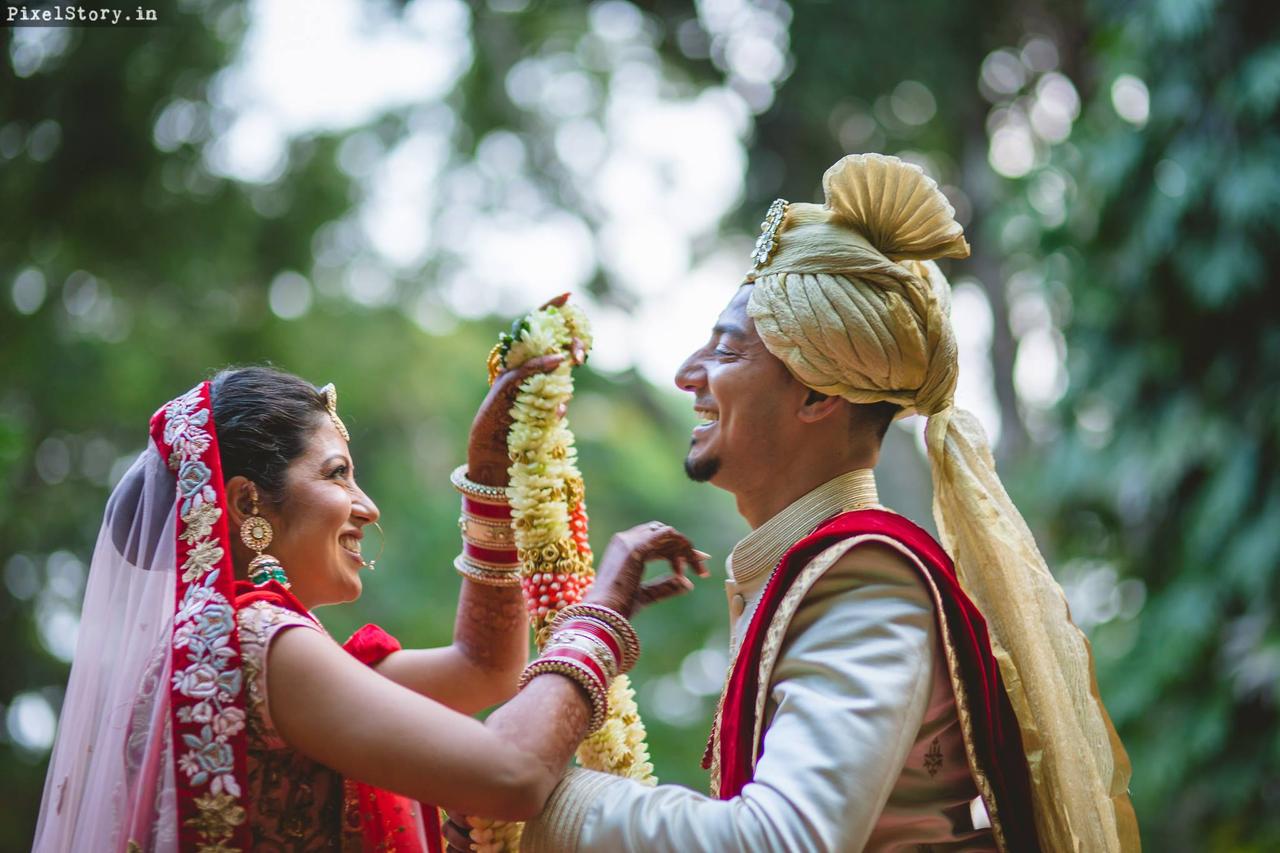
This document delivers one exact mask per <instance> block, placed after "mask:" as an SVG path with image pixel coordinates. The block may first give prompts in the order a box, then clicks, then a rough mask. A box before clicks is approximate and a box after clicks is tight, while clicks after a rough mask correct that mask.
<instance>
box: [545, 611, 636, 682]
mask: <svg viewBox="0 0 1280 853" xmlns="http://www.w3.org/2000/svg"><path fill="white" fill-rule="evenodd" d="M576 619H586V620H590V621H594V622H599V623H602V624H603V625H604V626H605V627H607V628H608V629H609V630H610V631H612V632H613V634H614V636H616V637H617V638H618V640H619V641H620V642H621V644H622V671H623V672H626V671H627V670H629V669H631V667H633V666H635V663H636V660H637V659H638V658H639V657H640V638H639V637H638V636H636V630H635V628H632V627H631V623H630V622H628V621H627V617H625V616H623V615H622V614H621V613H619V612H618V611H616V610H613V609H611V608H608V607H605V606H604V605H603V604H591V603H588V602H580V603H578V604H571V605H569V606H568V607H566V608H564V609H563V610H561V611H560V614H559V615H558V616H556V618H555V621H554V622H552V623H551V633H552V634H554V633H555V632H556V631H559V630H560V629H561V628H563V627H564V626H565V624H566V623H568V622H569V621H571V620H576Z"/></svg>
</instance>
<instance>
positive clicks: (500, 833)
mask: <svg viewBox="0 0 1280 853" xmlns="http://www.w3.org/2000/svg"><path fill="white" fill-rule="evenodd" d="M575 340H576V341H577V342H578V343H579V345H580V346H581V347H582V350H583V352H584V354H585V352H588V351H589V350H590V349H591V331H590V326H589V324H588V322H587V318H586V315H585V314H583V313H582V311H581V310H580V309H579V308H578V307H577V306H576V305H571V304H568V303H566V304H564V305H563V306H560V307H556V306H548V307H546V308H541V309H539V310H537V311H534V312H533V313H531V314H529V315H527V316H526V317H523V318H521V319H520V320H517V321H516V322H515V323H514V324H513V325H512V330H511V332H509V333H503V335H502V336H501V338H500V339H499V342H498V344H497V346H495V347H494V348H493V351H492V352H491V353H490V354H489V381H490V383H492V382H493V380H494V379H495V378H497V376H498V375H499V374H500V373H502V372H503V371H505V370H509V369H511V368H515V367H519V366H520V365H521V364H524V363H525V362H526V361H528V360H529V359H532V358H537V357H539V356H543V355H551V354H553V353H558V352H569V351H571V349H572V347H573V345H574V341H575ZM572 370H573V364H572V359H566V360H565V361H564V362H563V363H562V364H561V365H560V366H559V367H557V368H556V369H555V370H553V371H552V372H550V373H537V374H534V375H533V376H530V377H529V378H528V379H526V380H525V381H524V383H523V384H522V385H521V386H520V392H519V395H518V396H517V397H516V401H515V404H514V405H513V406H512V408H511V415H512V418H513V419H514V423H513V424H512V427H511V431H510V433H509V434H508V437H507V451H508V453H509V454H510V457H511V468H510V471H509V473H510V475H511V483H510V486H509V487H508V489H507V493H508V495H509V496H510V498H511V516H512V519H513V523H514V527H515V540H516V549H517V550H518V551H519V554H520V561H521V563H522V566H521V582H522V586H523V589H524V594H525V604H526V606H527V607H528V608H529V616H530V619H531V621H532V623H533V630H534V636H535V637H536V639H537V641H538V646H539V648H541V647H542V645H543V644H544V643H545V642H546V641H547V639H548V631H549V627H550V624H551V621H552V620H553V619H554V618H555V616H556V614H557V613H558V612H559V611H560V610H561V609H563V608H565V607H567V606H569V605H570V604H575V603H577V602H579V601H581V600H582V597H583V595H585V593H586V591H587V589H588V588H589V587H590V585H591V581H592V578H594V576H595V570H594V568H593V567H592V553H591V546H590V544H589V542H588V540H587V513H586V504H585V502H584V498H585V488H584V486H583V482H582V474H581V473H580V472H579V471H578V466H577V452H576V451H575V449H574V446H573V433H572V432H570V430H569V425H568V422H567V421H566V420H565V419H564V418H562V417H559V416H558V412H559V411H560V407H561V406H563V405H567V404H568V402H569V400H570V399H571V398H572V397H573V373H572ZM577 757H578V763H579V764H580V765H581V766H583V767H586V768H588V769H590V770H599V771H602V772H605V773H611V774H613V775H616V776H625V777H627V778H630V779H635V780H636V781H638V782H642V783H644V784H646V785H655V784H657V779H656V777H654V775H653V765H652V764H651V763H650V762H649V747H648V745H647V744H646V743H645V728H644V722H643V721H642V720H641V719H640V712H639V709H638V708H637V707H636V703H635V691H634V690H632V689H631V682H630V681H629V679H628V678H627V676H626V675H619V676H618V677H617V678H615V679H614V680H613V683H612V684H611V685H610V687H609V715H608V718H607V719H606V721H605V724H604V726H602V727H601V728H600V730H599V731H597V732H595V733H594V734H592V735H590V736H589V737H588V738H587V739H586V740H585V741H583V743H582V746H581V747H579V749H578V756H577ZM472 827H473V828H472V831H471V840H472V841H473V842H474V843H475V845H476V849H477V850H479V851H488V853H501V852H502V851H518V850H519V849H520V828H521V824H517V823H510V824H509V823H501V822H495V821H489V820H483V819H479V818H473V819H472Z"/></svg>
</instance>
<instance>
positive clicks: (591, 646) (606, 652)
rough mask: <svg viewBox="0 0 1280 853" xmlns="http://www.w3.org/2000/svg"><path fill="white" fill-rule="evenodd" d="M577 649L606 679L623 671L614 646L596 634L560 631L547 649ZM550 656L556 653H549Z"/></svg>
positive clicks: (611, 678)
mask: <svg viewBox="0 0 1280 853" xmlns="http://www.w3.org/2000/svg"><path fill="white" fill-rule="evenodd" d="M562 648H565V649H577V650H579V651H582V652H585V653H587V654H589V655H591V657H592V658H593V659H594V660H595V661H596V663H598V664H599V665H600V667H601V669H603V670H604V674H605V678H606V679H608V680H609V681H612V680H613V679H614V676H616V675H618V673H620V672H621V671H622V658H621V657H620V656H619V655H618V653H617V652H615V651H614V646H612V645H610V644H609V643H608V642H606V641H605V640H603V639H601V638H600V637H599V636H598V635H596V634H591V633H588V632H586V631H559V632H557V633H556V634H555V635H554V636H553V637H552V638H551V639H550V640H549V641H548V642H547V649H548V650H551V649H557V650H558V649H562ZM548 654H554V652H551V651H548Z"/></svg>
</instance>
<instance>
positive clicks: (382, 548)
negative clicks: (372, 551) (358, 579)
mask: <svg viewBox="0 0 1280 853" xmlns="http://www.w3.org/2000/svg"><path fill="white" fill-rule="evenodd" d="M370 523H371V524H373V526H374V527H376V528H378V537H379V539H380V540H381V542H382V544H381V545H379V546H378V556H376V557H374V558H373V559H372V560H365V561H364V563H363V565H364V567H365V568H367V569H368V570H369V571H373V570H374V569H375V568H377V564H378V561H379V560H381V559H382V552H383V551H385V550H387V534H385V533H383V532H382V525H381V524H379V523H378V522H376V521H374V522H370Z"/></svg>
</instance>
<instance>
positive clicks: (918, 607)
mask: <svg viewBox="0 0 1280 853" xmlns="http://www.w3.org/2000/svg"><path fill="white" fill-rule="evenodd" d="M935 650H936V628H935V626H934V617H933V604H932V601H931V599H930V597H929V594H928V593H927V592H926V590H925V588H924V585H923V584H922V583H921V581H920V580H919V577H918V575H917V574H916V571H915V569H913V568H911V567H910V566H908V565H907V564H906V563H905V562H904V561H903V559H902V558H900V557H898V556H896V555H893V554H890V553H888V552H887V550H886V549H880V548H855V549H854V550H853V551H851V552H849V553H848V554H846V555H845V556H844V557H843V558H841V559H840V560H839V561H838V562H837V563H836V564H835V565H834V566H833V567H832V568H831V569H829V570H828V571H827V573H826V574H825V575H824V576H823V577H822V578H821V579H819V580H818V581H817V583H815V584H814V586H813V588H812V589H811V590H810V592H809V594H808V595H807V596H806V597H805V600H804V603H803V604H802V605H801V607H800V609H799V610H798V611H797V613H796V615H795V617H794V619H793V621H792V623H791V626H790V629H789V631H788V635H787V640H786V641H785V643H784V645H783V648H782V653H781V655H780V657H779V660H778V663H777V666H776V668H775V670H774V679H773V685H772V688H771V692H770V705H771V707H773V708H774V709H775V710H774V713H773V718H772V720H771V721H770V722H769V724H768V728H767V730H766V732H765V736H764V745H763V749H762V751H761V755H760V760H759V762H758V764H757V765H756V771H755V779H754V781H753V782H751V783H750V784H748V785H747V786H746V787H745V788H743V790H742V793H741V795H739V796H737V797H734V798H733V799H731V800H726V801H722V800H716V799H713V798H711V797H707V796H704V795H702V794H698V793H695V792H694V791H691V790H689V789H687V788H682V787H678V786H675V785H662V786H658V787H656V788H650V787H646V786H644V785H641V784H639V783H637V782H633V781H631V780H628V779H621V778H618V777H615V776H608V775H605V774H603V773H595V772H592V771H588V770H581V769H577V770H572V771H570V772H569V773H568V774H567V775H566V776H565V777H564V779H563V780H562V781H561V782H560V785H559V786H558V787H557V788H556V790H555V792H554V793H553V794H552V796H551V799H550V800H549V801H548V804H547V807H546V809H545V810H544V811H543V812H542V814H541V815H539V816H538V817H537V818H535V819H534V820H532V821H530V822H529V823H527V824H526V825H525V832H524V840H523V844H522V847H521V849H522V850H525V851H534V853H539V851H546V852H547V853H550V851H556V853H573V851H580V853H589V852H590V851H601V853H604V851H608V853H621V852H622V851H634V853H667V851H670V853H677V851H678V852H679V853H693V852H694V851H707V852H708V853H711V851H715V853H720V851H725V850H734V851H750V853H765V851H795V850H806V851H844V850H860V849H862V847H863V846H864V845H865V843H866V840H867V837H868V836H869V835H870V834H871V830H872V828H873V827H874V826H875V823H876V820H877V818H878V817H879V815H880V812H881V811H882V810H883V809H884V805H885V803H886V801H887V800H888V798H889V793H890V791H891V790H892V788H893V785H894V783H895V782H896V781H897V779H898V776H899V774H900V773H901V771H902V767H903V765H904V763H905V762H906V759H907V755H908V753H909V751H910V749H911V746H912V743H913V742H914V740H915V738H916V735H917V733H918V731H919V729H920V725H921V723H922V721H923V719H924V714H925V710H926V706H927V704H928V701H929V694H930V690H931V687H932V676H933V671H932V670H933V662H934V656H935V654H936V651H935Z"/></svg>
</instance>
